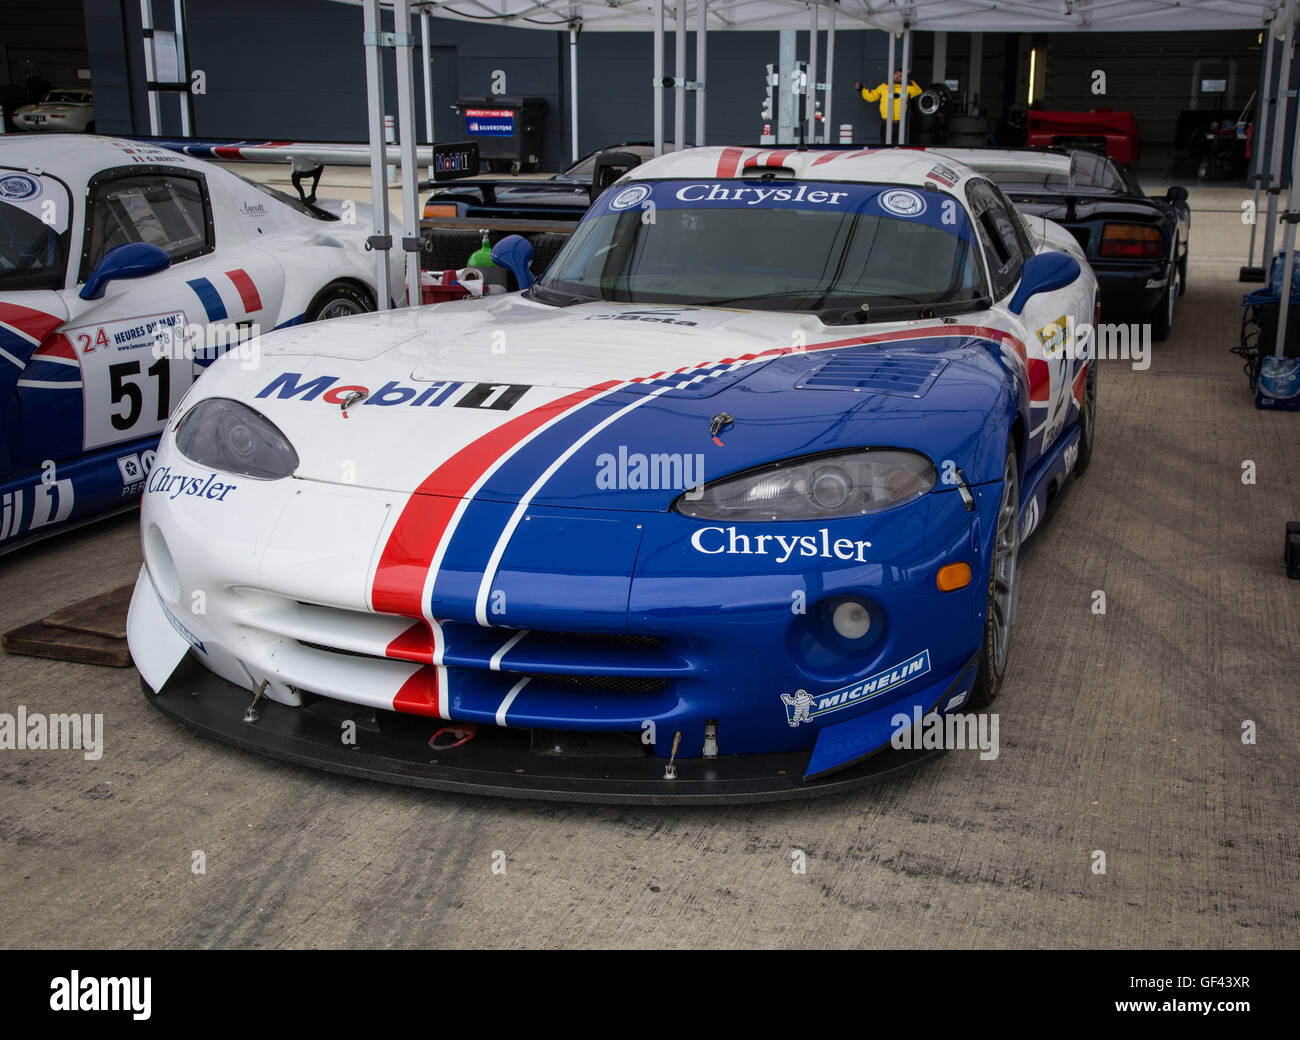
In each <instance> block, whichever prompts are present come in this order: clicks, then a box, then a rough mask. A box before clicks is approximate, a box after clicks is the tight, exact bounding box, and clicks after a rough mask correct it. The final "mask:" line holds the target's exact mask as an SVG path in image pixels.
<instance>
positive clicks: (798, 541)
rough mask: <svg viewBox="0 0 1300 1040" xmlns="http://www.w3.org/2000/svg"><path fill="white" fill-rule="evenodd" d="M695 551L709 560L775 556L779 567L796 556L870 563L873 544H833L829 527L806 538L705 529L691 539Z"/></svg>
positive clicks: (841, 541) (848, 540) (848, 541)
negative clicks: (708, 557)
mask: <svg viewBox="0 0 1300 1040" xmlns="http://www.w3.org/2000/svg"><path fill="white" fill-rule="evenodd" d="M769 542H770V543H771V545H770V546H769V544H768V543H769ZM691 548H693V549H694V550H695V551H696V552H698V553H703V554H704V555H705V556H718V555H727V556H775V557H776V562H777V563H785V562H786V561H787V560H789V559H790V558H791V557H793V556H795V555H796V554H797V555H799V556H802V557H806V558H810V559H811V558H819V559H823V560H853V561H856V562H857V563H866V562H867V556H866V552H867V550H868V549H870V548H871V543H870V542H864V541H857V540H855V539H851V538H836V539H834V540H833V541H832V540H831V535H830V531H829V530H828V529H827V528H825V527H822V528H818V530H817V533H816V534H804V535H798V534H739V533H738V532H737V531H736V528H735V527H701V528H700V529H699V530H698V531H696V532H695V533H694V534H692V535H691Z"/></svg>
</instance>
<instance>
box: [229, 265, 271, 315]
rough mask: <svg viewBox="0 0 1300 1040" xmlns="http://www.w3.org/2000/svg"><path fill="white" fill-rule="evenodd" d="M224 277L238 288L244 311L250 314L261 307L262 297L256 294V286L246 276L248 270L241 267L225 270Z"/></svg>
mask: <svg viewBox="0 0 1300 1040" xmlns="http://www.w3.org/2000/svg"><path fill="white" fill-rule="evenodd" d="M226 277H227V278H229V279H230V280H231V281H232V282H234V283H235V288H236V289H238V290H239V298H240V299H241V300H242V301H243V303H244V313H245V314H252V313H253V312H254V311H260V310H261V309H262V297H260V296H259V295H258V294H257V286H256V285H254V284H253V279H251V278H249V277H248V272H247V271H245V270H244V269H243V268H242V267H241V268H237V269H236V270H234V271H227V272H226Z"/></svg>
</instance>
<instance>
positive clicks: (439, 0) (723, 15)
mask: <svg viewBox="0 0 1300 1040" xmlns="http://www.w3.org/2000/svg"><path fill="white" fill-rule="evenodd" d="M337 2H342V3H359V2H360V0H337ZM384 2H385V6H390V4H391V0H384ZM696 2H697V0H689V3H688V6H689V7H690V9H691V13H690V14H689V15H688V19H687V25H688V27H689V28H694V25H695V14H694V10H695V5H696ZM814 5H816V6H820V7H822V8H823V9H828V8H829V7H831V6H835V7H836V9H837V13H836V20H837V25H838V26H839V27H840V28H843V29H854V28H872V29H887V30H892V31H895V32H901V31H902V30H903V29H904V28H905V27H908V28H912V29H921V30H929V31H940V30H951V31H956V32H1144V31H1146V32H1150V31H1162V32H1163V31H1176V30H1195V29H1199V30H1223V29H1255V28H1262V27H1263V26H1264V25H1265V24H1267V23H1268V22H1269V21H1270V20H1271V19H1272V17H1273V15H1274V14H1275V13H1276V11H1277V10H1278V9H1279V8H1280V7H1282V6H1283V4H1282V2H1281V0H841V2H838V3H836V0H711V2H710V3H709V29H710V30H711V31H712V30H717V29H724V30H725V29H750V30H758V29H807V28H808V26H809V22H810V16H811V8H812V7H813V6H814ZM411 6H412V9H414V10H428V11H429V12H430V13H431V14H435V15H437V16H438V17H440V18H454V19H458V20H462V21H472V22H495V23H498V24H504V25H513V26H517V27H520V28H528V29H563V28H566V27H567V26H568V25H569V24H570V23H571V22H574V21H577V22H579V23H580V24H581V26H582V28H583V29H584V30H586V31H589V32H591V31H596V32H599V31H605V32H615V31H644V30H650V29H653V28H654V11H655V5H654V0H411ZM676 8H677V2H676V0H665V9H666V10H665V22H666V23H667V26H668V28H670V29H671V28H672V27H673V26H674V24H675V21H676ZM826 24H827V19H826V14H825V13H824V11H823V14H822V19H821V26H822V28H825V27H826Z"/></svg>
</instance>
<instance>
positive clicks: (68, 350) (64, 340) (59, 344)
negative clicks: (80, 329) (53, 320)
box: [32, 332, 77, 361]
mask: <svg viewBox="0 0 1300 1040" xmlns="http://www.w3.org/2000/svg"><path fill="white" fill-rule="evenodd" d="M43 357H59V358H71V359H72V360H73V361H76V360H77V352H76V351H75V350H74V349H73V347H72V344H71V343H69V342H68V337H67V336H65V335H63V333H61V332H60V333H58V334H57V335H54V336H51V337H50V338H49V339H47V340H46V341H45V342H44V343H42V344H41V345H40V346H39V347H38V348H37V349H36V350H35V351H34V352H33V354H32V360H33V361H35V360H36V359H37V358H43Z"/></svg>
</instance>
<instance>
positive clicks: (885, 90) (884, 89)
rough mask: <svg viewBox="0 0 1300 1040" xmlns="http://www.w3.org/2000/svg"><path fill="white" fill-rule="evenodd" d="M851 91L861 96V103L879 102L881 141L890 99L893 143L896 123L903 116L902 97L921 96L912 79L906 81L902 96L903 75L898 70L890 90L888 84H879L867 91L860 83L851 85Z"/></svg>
mask: <svg viewBox="0 0 1300 1040" xmlns="http://www.w3.org/2000/svg"><path fill="white" fill-rule="evenodd" d="M853 89H854V90H856V91H857V92H858V93H859V94H861V95H862V100H863V101H879V102H880V139H881V140H882V141H883V140H884V139H885V120H887V119H889V118H890V112H889V109H890V104H889V102H890V99H891V98H892V99H893V102H894V104H893V109H894V112H893V120H894V133H893V139H894V141H895V142H897V140H898V121H899V119H901V118H902V114H903V105H904V103H905V102H904V97H907V98H914V97H919V96H920V94H921V88H920V87H919V86H917V84H916V81H915V80H913V79H911V78H909V79H908V83H907V91H906V94H904V91H903V73H902V72H901V71H900V70H898V69H895V70H894V82H893V84H892V88H891V85H890V84H888V83H882V84H880V86H878V87H876V88H874V89H873V90H868V89H867V88H866V87H864V86H863V85H862V84H861V83H854V84H853Z"/></svg>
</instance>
